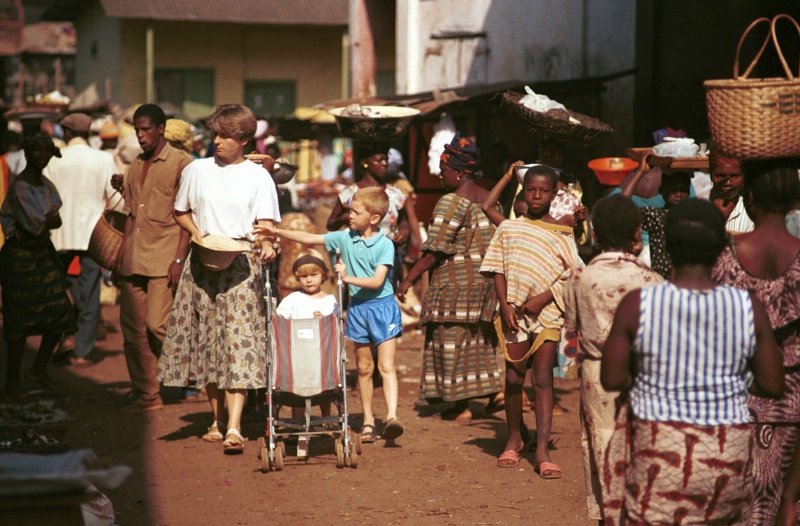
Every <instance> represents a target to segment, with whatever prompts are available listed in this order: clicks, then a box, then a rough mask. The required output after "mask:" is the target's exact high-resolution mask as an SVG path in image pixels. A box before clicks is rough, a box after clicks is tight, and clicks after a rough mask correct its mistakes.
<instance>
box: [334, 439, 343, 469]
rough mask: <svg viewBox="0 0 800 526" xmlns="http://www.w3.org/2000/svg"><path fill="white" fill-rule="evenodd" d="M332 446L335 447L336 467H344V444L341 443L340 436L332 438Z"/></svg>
mask: <svg viewBox="0 0 800 526" xmlns="http://www.w3.org/2000/svg"><path fill="white" fill-rule="evenodd" d="M333 444H334V447H335V448H336V467H337V468H343V467H344V444H342V439H341V438H334V439H333Z"/></svg>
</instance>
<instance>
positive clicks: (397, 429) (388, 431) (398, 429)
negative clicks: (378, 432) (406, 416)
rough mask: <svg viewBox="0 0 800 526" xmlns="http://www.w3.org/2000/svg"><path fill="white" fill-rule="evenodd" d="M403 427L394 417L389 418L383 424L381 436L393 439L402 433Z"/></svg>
mask: <svg viewBox="0 0 800 526" xmlns="http://www.w3.org/2000/svg"><path fill="white" fill-rule="evenodd" d="M404 431H405V428H404V427H403V424H401V423H400V421H399V420H398V419H396V418H390V419H389V420H388V421H387V422H386V425H385V426H383V438H384V439H385V440H394V439H396V438H398V437H399V436H400V435H402V434H403V432H404Z"/></svg>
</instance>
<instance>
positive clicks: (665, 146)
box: [653, 137, 700, 157]
mask: <svg viewBox="0 0 800 526" xmlns="http://www.w3.org/2000/svg"><path fill="white" fill-rule="evenodd" d="M698 151H700V146H698V145H697V144H695V142H694V139H690V138H688V137H686V138H682V139H677V138H674V137H666V138H664V142H662V143H661V144H656V145H655V146H654V147H653V153H654V154H656V155H658V156H659V157H695V156H697V152H698Z"/></svg>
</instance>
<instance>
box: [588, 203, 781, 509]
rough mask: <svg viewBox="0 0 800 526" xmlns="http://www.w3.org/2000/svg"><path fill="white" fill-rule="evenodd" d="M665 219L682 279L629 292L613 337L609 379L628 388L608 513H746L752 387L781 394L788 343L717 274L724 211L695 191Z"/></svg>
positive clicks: (607, 384)
mask: <svg viewBox="0 0 800 526" xmlns="http://www.w3.org/2000/svg"><path fill="white" fill-rule="evenodd" d="M664 230H665V236H666V246H667V250H668V252H669V256H670V257H671V261H672V264H673V267H674V271H673V276H672V279H671V280H670V281H668V282H665V283H662V284H658V285H651V286H649V287H644V288H642V289H637V290H634V291H632V292H630V293H628V294H627V295H626V296H625V297H624V298H623V299H622V301H621V302H620V304H619V307H618V308H617V312H616V314H615V316H614V323H613V325H612V326H611V331H610V332H609V335H608V338H607V339H606V343H605V345H604V347H603V352H602V355H603V356H602V359H601V371H600V380H601V382H602V385H603V388H604V389H606V390H607V391H622V396H626V395H627V396H629V397H630V405H629V409H628V408H627V407H625V408H623V409H622V410H620V414H619V415H618V418H617V425H616V426H615V429H614V433H613V435H612V437H611V440H610V443H609V446H608V450H607V454H606V458H605V464H604V466H603V472H602V474H601V477H600V480H601V481H602V484H603V488H602V493H603V518H604V523H605V524H606V525H616V524H745V523H746V522H747V520H748V517H749V515H750V513H751V508H752V491H751V474H750V472H749V466H750V460H751V443H752V427H753V426H752V423H751V416H750V413H749V411H748V407H747V402H746V399H747V393H748V391H749V392H751V393H755V394H759V395H760V396H765V397H773V398H777V397H780V396H781V395H782V393H783V366H782V365H781V357H780V353H779V352H778V349H777V346H776V344H775V338H774V337H773V335H772V330H771V329H770V326H769V320H768V318H767V313H766V312H765V310H764V306H763V305H762V303H761V302H760V301H759V300H758V299H756V297H755V295H753V294H751V293H749V292H748V291H746V290H741V289H737V288H734V287H731V286H728V285H719V284H717V283H716V282H715V281H714V280H713V279H712V277H711V267H712V266H713V265H714V262H715V261H716V259H717V257H718V256H719V254H720V253H721V252H722V250H723V249H724V248H725V243H726V234H725V219H724V218H723V217H722V214H721V213H720V212H719V210H717V209H716V207H714V205H713V204H711V203H709V202H708V201H704V200H700V199H689V200H686V201H684V202H682V203H679V204H677V205H675V206H673V207H670V210H669V212H668V213H667V216H666V219H665V225H664ZM761 524H764V523H761Z"/></svg>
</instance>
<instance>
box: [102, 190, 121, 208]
mask: <svg viewBox="0 0 800 526" xmlns="http://www.w3.org/2000/svg"><path fill="white" fill-rule="evenodd" d="M117 194H119V200H118V201H117V202H116V204H115V205H114V206H110V205H111V200H112V199H114V196H115V195H117ZM123 199H125V196H123V195H122V194H121V193H120V191H119V190H114V193H113V194H111V195H110V196H108V199H106V208H105V209H106V210H113V209H115V208H116V207H117V205H119V204H120V203H121V202H122V200H123Z"/></svg>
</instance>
